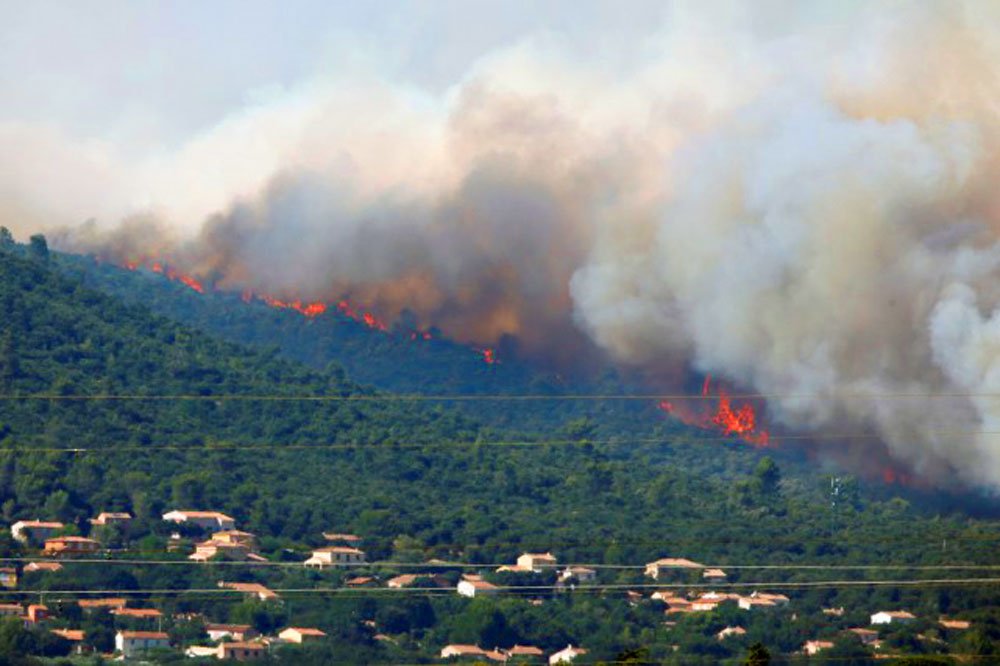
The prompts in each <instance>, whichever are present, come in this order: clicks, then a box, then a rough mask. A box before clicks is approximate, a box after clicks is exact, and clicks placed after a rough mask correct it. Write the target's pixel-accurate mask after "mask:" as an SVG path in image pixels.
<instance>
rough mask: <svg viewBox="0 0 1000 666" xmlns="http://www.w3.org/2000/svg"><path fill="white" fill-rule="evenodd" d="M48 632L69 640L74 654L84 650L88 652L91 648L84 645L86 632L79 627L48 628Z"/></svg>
mask: <svg viewBox="0 0 1000 666" xmlns="http://www.w3.org/2000/svg"><path fill="white" fill-rule="evenodd" d="M50 632H51V633H52V634H54V635H56V636H58V637H59V638H62V639H63V640H66V641H69V642H70V643H72V644H73V653H74V654H84V653H85V652H90V651H91V650H92V648H90V647H89V646H87V645H84V643H83V641H84V640H85V639H86V638H87V632H85V631H82V630H80V629H50Z"/></svg>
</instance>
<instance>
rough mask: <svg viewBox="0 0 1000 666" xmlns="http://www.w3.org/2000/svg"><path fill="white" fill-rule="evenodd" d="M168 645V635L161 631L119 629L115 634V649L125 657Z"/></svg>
mask: <svg viewBox="0 0 1000 666" xmlns="http://www.w3.org/2000/svg"><path fill="white" fill-rule="evenodd" d="M169 647H170V636H167V635H166V634H165V633H163V632H162V631H119V632H118V633H117V634H115V650H117V651H118V652H121V653H122V656H124V657H125V658H126V659H131V658H132V657H136V656H138V655H140V654H142V653H143V652H145V651H147V650H155V649H156V648H169Z"/></svg>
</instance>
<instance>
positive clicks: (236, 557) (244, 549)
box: [188, 539, 250, 562]
mask: <svg viewBox="0 0 1000 666" xmlns="http://www.w3.org/2000/svg"><path fill="white" fill-rule="evenodd" d="M249 556H250V548H249V547H248V546H246V545H244V544H241V543H231V542H228V541H216V540H215V539H209V540H208V541H202V542H201V543H196V544H195V545H194V552H193V553H192V554H190V555H188V559H189V560H193V561H195V562H207V561H209V560H211V559H216V558H218V559H223V560H232V561H236V562H243V561H245V560H247V559H248V558H249Z"/></svg>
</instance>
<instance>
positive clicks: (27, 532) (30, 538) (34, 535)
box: [10, 520, 66, 543]
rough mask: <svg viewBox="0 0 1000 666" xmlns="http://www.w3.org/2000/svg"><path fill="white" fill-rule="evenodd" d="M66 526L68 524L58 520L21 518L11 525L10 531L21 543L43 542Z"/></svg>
mask: <svg viewBox="0 0 1000 666" xmlns="http://www.w3.org/2000/svg"><path fill="white" fill-rule="evenodd" d="M64 527H66V526H65V525H63V524H62V523H56V522H46V521H42V520H19V521H17V522H16V523H14V524H13V525H11V526H10V533H11V535H12V536H13V537H14V538H15V539H17V540H18V541H20V542H21V543H42V542H43V541H45V539H47V538H49V537H50V536H52V535H53V534H55V533H56V532H58V531H59V530H61V529H63V528H64Z"/></svg>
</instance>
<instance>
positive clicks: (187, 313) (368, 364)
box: [55, 254, 662, 432]
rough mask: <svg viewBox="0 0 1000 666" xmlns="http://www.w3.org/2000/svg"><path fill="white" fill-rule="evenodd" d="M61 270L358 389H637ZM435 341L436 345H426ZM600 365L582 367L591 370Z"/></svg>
mask: <svg viewBox="0 0 1000 666" xmlns="http://www.w3.org/2000/svg"><path fill="white" fill-rule="evenodd" d="M55 261H56V263H57V265H59V266H60V267H62V268H64V269H65V270H67V271H70V272H71V273H72V274H74V275H77V276H79V278H80V279H81V280H82V281H83V283H84V284H86V285H88V286H90V287H93V288H95V289H98V290H100V291H103V292H105V293H108V294H111V295H113V296H115V297H116V298H119V299H121V300H122V301H124V302H126V303H132V304H140V305H144V306H146V307H148V308H149V309H151V310H152V311H154V312H156V313H157V314H161V315H163V316H166V317H170V318H171V319H174V320H176V321H179V322H181V323H184V324H186V325H188V326H192V327H194V328H197V329H199V330H202V331H206V332H210V333H212V334H214V335H218V336H220V337H222V338H224V339H226V340H229V341H231V342H236V343H239V344H249V345H253V346H256V347H258V348H271V347H273V348H275V349H277V350H278V351H279V352H280V353H281V354H282V355H283V356H285V357H286V358H290V359H292V360H295V361H299V362H301V363H305V364H306V365H308V366H310V367H313V368H316V369H318V370H323V369H325V368H326V366H327V365H328V364H330V363H335V364H337V365H339V366H342V367H343V368H344V369H345V370H346V371H347V373H348V376H350V377H351V378H352V379H354V380H355V381H358V382H361V383H364V384H370V385H373V386H377V387H378V388H380V389H383V390H387V391H393V392H400V393H417V394H429V395H494V394H501V395H524V394H531V395H551V396H557V395H565V394H573V393H576V394H580V393H596V394H600V393H614V394H619V393H627V392H629V391H630V390H634V389H630V388H629V387H628V386H627V385H626V383H625V382H623V381H622V380H621V379H620V378H619V377H618V376H617V374H616V372H615V371H613V370H611V369H610V368H609V369H607V370H606V371H605V372H604V373H603V374H602V375H598V376H597V377H596V378H595V377H587V378H585V377H563V376H560V375H559V374H557V373H554V372H546V371H540V370H538V369H536V368H535V367H533V366H532V365H530V364H528V363H525V362H522V361H520V360H518V359H517V357H516V354H513V353H506V352H505V350H503V349H500V350H490V351H489V354H491V356H490V360H492V361H495V362H487V358H486V357H485V355H484V353H485V350H483V349H477V348H474V347H470V346H466V345H461V344H457V343H455V342H453V341H451V340H448V339H446V338H443V337H441V336H440V335H439V334H438V333H437V332H436V331H430V332H423V331H422V332H417V331H415V330H413V329H412V328H410V327H408V326H406V325H405V324H403V323H397V324H395V325H394V326H392V327H390V328H389V329H388V330H386V331H381V330H374V329H373V328H371V327H369V326H366V325H365V324H364V323H363V321H359V318H357V317H356V318H351V317H348V316H345V315H344V314H342V313H341V312H339V311H338V310H337V309H336V308H331V309H329V310H328V311H327V312H325V313H323V314H321V315H318V316H314V317H305V316H302V315H301V314H299V313H297V312H295V311H294V310H291V309H280V308H274V307H269V306H267V305H265V304H264V303H263V302H261V301H260V300H253V301H252V302H244V300H243V299H242V298H241V295H240V294H236V293H227V292H222V291H213V290H211V289H207V290H206V293H198V292H196V291H194V290H192V289H190V288H189V287H187V286H185V285H184V284H183V283H182V282H180V281H170V280H167V279H165V278H164V277H163V276H162V275H159V274H156V273H154V272H152V271H150V270H148V269H145V268H140V269H139V270H127V269H125V268H120V267H117V266H114V265H110V264H106V263H101V264H99V263H96V262H95V261H94V260H93V258H91V257H84V256H78V255H66V254H59V255H56V257H55ZM424 333H429V334H430V336H429V339H425V338H424V335H423V334H424ZM592 360H593V359H584V360H583V361H586V363H583V362H582V363H581V365H587V364H589V363H590V362H591V361H592ZM452 406H454V407H457V408H459V409H461V410H463V411H465V412H466V413H469V414H472V415H473V416H475V418H476V419H478V420H479V421H481V422H486V423H492V424H496V425H501V426H510V425H513V426H515V427H517V428H519V429H524V428H534V429H536V430H545V429H551V428H552V427H553V425H556V426H558V425H561V424H563V423H565V422H567V421H570V420H572V419H575V418H579V417H582V416H590V417H592V418H593V420H594V421H595V422H596V423H604V424H608V430H609V431H614V432H620V431H621V430H622V429H625V430H630V429H632V428H633V426H635V424H636V419H639V420H640V421H641V426H639V427H640V428H642V429H644V428H647V427H649V426H650V424H652V423H654V422H655V421H656V420H657V419H659V418H662V415H660V414H659V413H658V412H657V410H656V409H655V403H653V402H651V401H647V402H643V403H624V402H608V403H597V404H595V403H591V404H585V403H581V402H578V401H558V400H557V401H551V402H544V403H530V402H529V403H519V404H511V403H509V402H502V401H501V402H492V403H483V402H471V403H470V402H465V403H462V402H458V403H454V404H453V405H452Z"/></svg>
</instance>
